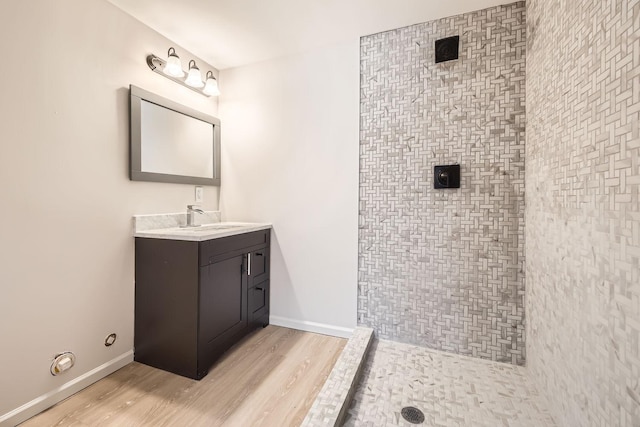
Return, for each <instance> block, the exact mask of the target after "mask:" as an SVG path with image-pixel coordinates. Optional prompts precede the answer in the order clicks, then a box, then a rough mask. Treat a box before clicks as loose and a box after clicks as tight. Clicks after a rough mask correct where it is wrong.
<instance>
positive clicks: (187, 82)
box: [147, 47, 220, 96]
mask: <svg viewBox="0 0 640 427" xmlns="http://www.w3.org/2000/svg"><path fill="white" fill-rule="evenodd" d="M147 65H148V66H149V68H151V70H152V71H154V72H156V73H158V74H160V75H162V76H165V77H166V78H168V79H170V80H173V81H174V82H176V83H179V84H181V85H182V86H184V87H188V88H189V89H191V90H193V91H196V92H198V93H199V94H202V95H204V96H218V95H220V90H219V89H218V81H217V80H216V78H215V77H214V76H213V72H212V71H208V72H207V76H206V84H205V82H203V81H202V74H201V73H200V69H199V68H198V66H197V65H196V61H194V60H193V59H192V60H191V61H189V71H188V73H185V71H184V70H183V69H182V65H181V62H180V57H179V56H178V55H177V54H176V50H175V49H174V48H172V47H171V48H169V51H168V55H167V60H166V61H165V60H164V59H162V58H160V57H159V56H156V55H153V54H151V55H149V56H147ZM185 74H186V76H187V77H186V78H185V77H184V76H185Z"/></svg>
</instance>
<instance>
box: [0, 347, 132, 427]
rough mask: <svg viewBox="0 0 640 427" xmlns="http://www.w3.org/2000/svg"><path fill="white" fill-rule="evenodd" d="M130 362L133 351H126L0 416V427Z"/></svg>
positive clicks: (32, 412)
mask: <svg viewBox="0 0 640 427" xmlns="http://www.w3.org/2000/svg"><path fill="white" fill-rule="evenodd" d="M131 362H133V350H131V351H128V352H126V353H124V354H122V355H120V356H118V357H116V358H115V359H112V360H110V361H108V362H107V363H104V364H102V365H100V366H98V367H97V368H95V369H92V370H91V371H89V372H87V373H86V374H83V375H80V376H79V377H77V378H74V379H73V380H71V381H69V382H67V383H64V384H63V385H61V386H60V387H58V388H56V389H54V390H51V391H50V392H48V393H45V394H43V395H41V396H38V397H36V398H35V399H33V400H32V401H30V402H27V403H25V404H24V405H22V406H20V407H19V408H16V409H14V410H13V411H10V412H7V413H6V414H4V415H0V427H9V426H15V425H16V424H19V423H21V422H23V421H26V420H28V419H29V418H31V417H33V416H34V415H37V414H39V413H40V412H42V411H44V410H45V409H47V408H49V407H51V406H53V405H55V404H56V403H58V402H60V401H62V400H64V399H66V398H67V397H69V396H71V395H72V394H74V393H77V392H79V391H80V390H82V389H83V388H85V387H88V386H90V385H91V384H93V383H94V382H96V381H98V380H100V379H102V378H104V377H106V376H107V375H109V374H111V373H113V372H115V371H117V370H118V369H120V368H122V367H123V366H125V365H128V364H129V363H131Z"/></svg>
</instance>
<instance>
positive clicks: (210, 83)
mask: <svg viewBox="0 0 640 427" xmlns="http://www.w3.org/2000/svg"><path fill="white" fill-rule="evenodd" d="M202 92H203V93H204V94H205V95H209V96H218V95H220V89H218V80H216V78H215V77H213V73H212V72H211V71H208V72H207V82H206V83H205V85H204V89H202Z"/></svg>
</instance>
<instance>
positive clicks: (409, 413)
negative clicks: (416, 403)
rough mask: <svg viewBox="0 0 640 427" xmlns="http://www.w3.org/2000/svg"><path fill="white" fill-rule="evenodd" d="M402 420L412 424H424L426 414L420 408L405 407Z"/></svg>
mask: <svg viewBox="0 0 640 427" xmlns="http://www.w3.org/2000/svg"><path fill="white" fill-rule="evenodd" d="M400 413H401V414H402V418H404V419H405V420H407V421H409V422H410V423H411V424H422V423H423V422H424V414H423V413H422V411H421V410H420V409H418V408H414V407H413V406H405V407H404V408H402V410H401V411H400Z"/></svg>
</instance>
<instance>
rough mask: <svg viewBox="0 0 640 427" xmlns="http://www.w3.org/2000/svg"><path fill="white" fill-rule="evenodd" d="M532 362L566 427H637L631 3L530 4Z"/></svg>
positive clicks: (639, 250)
mask: <svg viewBox="0 0 640 427" xmlns="http://www.w3.org/2000/svg"><path fill="white" fill-rule="evenodd" d="M527 25H528V31H527V43H528V52H527V120H528V124H527V144H526V145H527V147H526V158H527V173H526V185H527V196H526V204H527V209H526V225H527V227H526V230H527V232H526V251H527V266H526V273H527V319H528V320H527V350H528V359H527V360H528V365H529V368H530V369H531V371H532V374H533V377H534V378H535V380H536V381H537V385H538V389H539V390H541V391H542V390H545V391H546V392H547V393H548V396H549V397H550V399H549V400H550V401H551V402H552V404H553V405H554V406H555V407H554V410H555V411H554V416H555V417H556V420H557V421H558V423H559V424H560V425H563V426H634V427H636V426H640V261H639V260H640V197H639V193H640V1H638V0H610V1H593V0H574V1H568V0H528V1H527Z"/></svg>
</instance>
